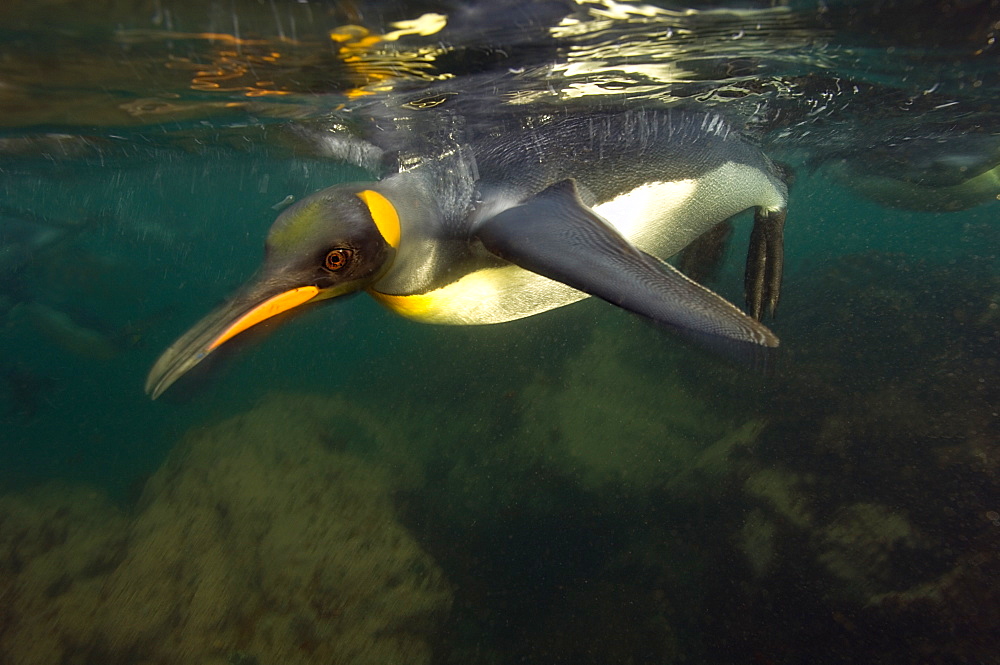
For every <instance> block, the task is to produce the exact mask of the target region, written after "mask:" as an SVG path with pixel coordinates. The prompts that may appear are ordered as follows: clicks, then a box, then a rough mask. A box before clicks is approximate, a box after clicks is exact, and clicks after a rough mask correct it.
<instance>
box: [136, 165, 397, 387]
mask: <svg viewBox="0 0 1000 665" xmlns="http://www.w3.org/2000/svg"><path fill="white" fill-rule="evenodd" d="M375 187H377V185H376V184H374V183H353V184H348V185H336V186H334V187H330V188H328V189H324V190H321V191H319V192H316V193H314V194H312V195H310V196H308V197H307V198H305V199H303V200H301V201H299V202H298V203H296V204H294V205H292V206H290V207H289V208H288V209H287V210H285V211H284V212H282V213H281V215H279V216H278V218H277V219H276V220H275V222H274V224H273V225H272V226H271V230H270V231H269V232H268V236H267V241H266V243H265V257H264V263H263V265H262V266H261V267H260V269H259V270H258V271H257V274H256V275H255V276H254V277H253V278H252V279H251V280H250V282H249V283H247V285H246V286H244V287H243V288H242V289H240V290H239V291H238V292H237V293H236V294H235V295H234V296H233V297H232V298H230V299H229V300H228V301H227V302H226V303H225V304H223V305H222V306H221V307H219V308H217V309H216V310H214V311H213V312H211V313H210V314H209V315H208V316H206V317H205V318H203V319H202V320H201V321H199V322H198V323H197V324H195V326H194V327H192V328H191V329H190V330H189V331H188V332H186V333H185V334H184V335H182V336H181V337H180V338H179V339H178V340H177V341H176V342H174V343H173V344H172V345H171V346H170V347H169V348H168V349H167V350H166V351H165V352H164V353H163V355H161V356H160V358H159V359H158V360H157V361H156V363H155V364H154V365H153V369H152V370H151V371H150V373H149V377H148V378H147V379H146V392H147V393H148V394H149V395H151V396H152V397H153V398H154V399H155V398H156V397H158V396H159V395H160V394H161V393H162V392H163V391H164V390H166V389H167V388H168V387H169V386H170V385H171V384H173V383H174V382H175V381H176V380H177V379H179V378H180V377H181V376H182V375H184V374H185V373H187V372H188V371H190V370H191V369H192V368H193V367H194V366H195V365H197V364H198V363H200V362H201V361H202V360H204V359H205V358H206V357H207V356H208V355H209V354H210V353H212V352H213V351H214V350H215V349H217V348H218V347H219V346H221V345H222V344H223V343H225V342H226V341H228V340H230V339H232V338H233V337H235V336H236V335H239V334H240V333H242V332H244V331H245V330H248V329H249V328H251V327H253V326H255V325H257V324H258V323H261V322H263V321H266V320H268V319H271V318H273V317H275V316H277V315H279V314H284V313H285V312H289V311H292V310H296V311H298V310H301V309H304V308H305V307H306V306H311V305H314V304H316V303H319V302H322V301H324V300H328V299H330V298H334V297H337V296H341V295H346V294H349V293H354V292H356V291H360V290H362V289H365V288H367V287H368V286H369V285H371V284H372V283H374V282H375V281H377V280H378V279H379V278H380V277H381V276H382V275H384V274H385V272H386V271H387V270H388V269H389V268H390V266H391V265H392V262H393V259H394V258H395V256H396V248H397V247H398V245H399V238H400V226H399V216H398V214H397V213H396V209H395V207H394V206H393V204H392V203H391V202H390V201H389V199H387V198H386V197H385V196H384V195H383V194H381V193H379V192H378V191H376V189H375Z"/></svg>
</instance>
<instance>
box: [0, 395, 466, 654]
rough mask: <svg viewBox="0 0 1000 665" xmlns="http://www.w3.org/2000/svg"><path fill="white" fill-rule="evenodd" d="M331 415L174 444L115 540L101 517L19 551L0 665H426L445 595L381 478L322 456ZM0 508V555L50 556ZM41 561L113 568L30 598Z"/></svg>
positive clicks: (325, 403)
mask: <svg viewBox="0 0 1000 665" xmlns="http://www.w3.org/2000/svg"><path fill="white" fill-rule="evenodd" d="M347 408H348V407H347V406H346V405H345V404H343V403H340V402H337V401H334V400H321V399H318V398H303V397H279V398H272V399H270V400H268V401H266V402H265V403H263V404H262V405H261V406H259V407H257V408H256V409H254V410H253V411H250V412H249V413H245V414H243V415H239V416H236V417H233V418H230V419H228V420H226V421H224V422H221V423H219V424H217V425H214V426H211V427H208V428H206V429H202V430H197V431H193V432H192V433H190V434H189V435H188V437H187V438H186V439H185V440H184V441H183V442H182V444H181V445H180V446H179V447H178V448H177V449H176V450H175V451H174V453H173V454H172V456H171V458H170V459H169V460H168V461H167V463H166V464H165V465H164V466H163V467H162V468H161V469H160V470H159V471H158V472H157V473H156V474H155V475H154V476H153V478H152V479H151V480H150V482H149V484H148V485H147V488H146V492H145V495H144V497H143V500H142V506H141V510H140V511H139V512H138V513H137V514H136V515H135V517H134V518H133V519H132V520H131V521H130V522H128V523H126V522H125V518H123V517H121V516H118V517H117V523H114V518H113V517H112V516H114V515H115V513H114V512H113V511H112V510H111V509H110V508H109V507H107V506H106V505H105V506H104V507H101V508H99V509H98V510H95V512H93V514H92V515H91V516H90V519H89V521H82V522H81V523H82V524H84V525H89V527H90V528H89V530H88V528H84V527H77V528H76V531H75V532H74V533H79V535H74V536H73V537H66V538H62V539H61V540H60V542H58V543H57V544H56V545H54V546H50V547H48V549H47V550H46V549H45V548H44V547H43V546H42V545H38V544H33V545H23V544H22V545H19V547H20V549H19V552H21V554H20V555H19V559H20V560H21V563H20V565H19V569H17V568H18V566H16V565H14V563H11V562H10V561H13V560H14V559H13V557H11V556H8V557H7V558H8V563H7V564H6V567H7V568H8V570H9V572H10V574H11V575H12V576H13V580H14V582H13V584H12V585H11V586H12V587H13V588H15V589H18V590H19V591H18V592H17V593H8V594H5V595H7V596H8V598H9V599H8V600H7V602H5V603H4V604H5V605H6V607H5V608H4V609H3V610H2V611H3V612H4V613H5V614H6V616H5V617H4V619H3V621H2V622H0V625H4V626H5V629H4V630H2V631H0V660H3V661H4V662H14V663H25V664H28V663H52V662H102V663H109V664H114V663H131V662H143V663H164V664H167V663H171V664H172V663H227V662H257V663H262V664H264V663H287V664H293V663H303V664H305V663H331V662H349V663H373V664H375V663H378V664H382V663H388V662H405V663H424V662H428V661H429V660H430V655H431V650H430V646H429V642H428V639H429V636H430V635H432V634H433V632H434V630H435V628H436V627H437V626H438V624H439V622H440V621H441V620H442V619H443V618H444V617H445V616H446V614H447V612H448V609H449V607H450V604H451V592H450V589H449V588H448V585H447V584H446V582H445V580H444V579H443V576H442V574H441V572H440V570H439V569H438V567H437V565H436V564H435V562H434V561H433V560H431V558H430V557H429V556H428V555H427V554H426V553H425V552H424V551H423V550H422V549H421V548H420V546H419V545H418V544H417V543H416V542H415V541H414V539H413V538H412V537H411V536H410V534H409V533H408V532H407V531H406V530H405V529H404V528H403V527H402V526H401V525H400V524H399V523H398V522H397V521H396V517H395V514H394V509H393V507H392V503H391V501H390V490H391V484H390V478H389V476H388V475H387V474H386V473H385V472H383V471H380V470H379V469H377V468H375V467H373V466H371V465H370V464H369V463H367V462H365V461H363V460H361V459H359V458H358V457H356V456H354V455H351V454H348V453H346V452H344V451H343V450H338V449H337V448H338V446H337V445H333V444H332V443H331V439H330V436H329V434H328V431H329V430H328V428H329V425H330V423H331V420H332V419H333V418H335V417H336V416H337V415H340V416H343V415H344V411H345V410H346V409H347ZM355 417H357V416H355ZM336 438H339V437H336V436H335V437H334V439H336ZM67 503H69V502H67ZM73 505H74V504H72V503H70V504H69V505H66V506H65V507H63V508H61V510H64V511H72V510H74V508H73V507H72V506H73ZM80 505H83V504H80ZM4 506H5V507H8V506H9V508H8V512H9V513H10V514H11V515H13V516H14V517H12V518H8V519H5V520H4V521H3V522H2V523H0V542H14V541H17V542H19V543H25V542H27V543H37V541H40V540H45V539H46V538H48V539H49V540H51V536H46V535H44V533H42V531H44V530H40V529H36V531H37V532H38V533H35V532H32V531H31V530H30V529H29V530H25V528H23V527H20V526H18V525H20V524H22V523H27V524H36V523H44V522H45V520H40V519H38V517H39V516H38V515H36V514H35V513H37V511H38V510H39V508H37V507H36V506H35V505H34V504H33V503H32V502H31V501H29V500H27V499H8V500H7V503H6V504H4ZM31 511H35V513H32V512H31ZM104 524H112V527H111V528H108V527H104V526H103V525H104ZM97 525H102V526H101V528H97ZM116 535H117V537H116ZM123 536H124V537H125V538H126V539H127V545H125V544H124V543H123V540H124V539H123ZM95 543H96V545H95ZM94 549H96V550H97V551H98V553H97V554H90V555H89V556H86V555H87V554H88V552H89V551H90V550H94ZM52 552H56V553H57V554H52ZM53 556H56V558H57V559H58V560H67V561H80V560H97V561H104V562H107V561H112V562H113V564H114V565H103V566H97V567H96V568H95V567H94V566H90V567H88V570H89V571H93V570H96V571H98V572H96V573H94V572H90V573H89V576H85V575H84V574H83V573H82V572H79V571H74V569H73V568H72V567H70V568H68V569H67V572H66V575H67V576H68V578H67V579H66V580H63V581H60V580H59V579H57V578H55V576H54V575H49V576H48V577H44V576H43V577H44V583H42V582H37V581H36V582H34V583H33V584H30V585H29V584H28V582H29V581H31V580H32V579H34V577H37V575H35V574H34V573H33V572H32V571H33V569H34V568H35V567H37V566H39V565H41V564H40V563H39V562H42V561H44V558H45V557H53ZM49 567H50V568H51V567H52V566H49ZM64 567H65V566H64ZM50 578H52V579H51V580H50ZM53 585H56V586H58V587H59V590H60V591H62V593H59V594H56V597H55V598H53V594H52V592H51V588H52V586H53ZM42 634H47V635H48V636H49V637H48V638H47V639H39V638H40V637H41V635H42Z"/></svg>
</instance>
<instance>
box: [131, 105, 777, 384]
mask: <svg viewBox="0 0 1000 665" xmlns="http://www.w3.org/2000/svg"><path fill="white" fill-rule="evenodd" d="M419 153H420V150H416V151H411V152H409V153H407V152H405V151H404V152H400V153H398V155H399V159H398V160H397V162H396V164H395V165H394V167H393V168H392V169H391V170H390V171H391V172H389V173H388V174H387V175H386V176H385V177H382V178H381V179H379V180H375V181H371V182H355V183H349V184H339V185H335V186H332V187H329V188H327V189H324V190H321V191H319V192H316V193H314V194H312V195H310V196H308V197H306V198H304V199H302V200H301V201H299V202H297V203H295V204H293V205H291V206H290V207H288V208H286V209H285V210H284V211H283V212H282V213H281V214H280V215H279V216H278V218H277V219H276V220H275V222H274V224H273V225H272V227H271V229H270V231H269V233H268V236H267V240H266V243H265V258H264V262H263V265H262V266H261V267H260V269H259V270H258V273H257V274H256V276H255V277H254V278H253V279H252V280H251V281H250V282H249V283H248V284H247V285H245V286H244V287H243V288H242V289H241V290H239V291H238V292H237V293H236V294H235V295H234V296H233V297H232V298H231V299H230V300H229V301H227V302H226V303H225V304H223V305H222V306H221V307H219V308H218V309H216V310H215V311H214V312H212V313H210V314H209V315H208V316H207V317H205V318H204V319H202V320H201V321H200V322H199V323H198V324H196V325H195V326H194V327H193V328H191V330H189V331H188V332H187V333H185V334H184V335H182V336H181V337H180V338H179V339H178V340H177V341H176V342H175V343H174V344H173V345H171V346H170V347H169V348H168V349H167V350H166V351H165V352H164V353H163V355H162V356H161V357H160V358H159V360H158V361H157V362H156V363H155V365H154V366H153V368H152V370H151V372H150V374H149V377H148V379H147V382H146V392H147V393H149V394H150V395H151V396H152V397H153V398H154V399H155V398H156V397H157V396H159V395H160V394H161V393H163V391H164V390H166V389H167V388H168V387H169V386H170V385H171V384H173V383H174V382H175V381H176V380H177V379H178V378H179V377H181V376H182V375H183V374H185V373H186V372H188V371H189V370H190V369H191V368H193V367H194V366H195V365H197V364H198V363H200V362H201V361H202V360H204V359H205V358H206V357H207V356H209V354H211V353H212V352H213V351H215V350H216V349H217V348H218V347H220V346H221V345H222V344H224V343H226V342H227V341H228V340H230V339H232V338H233V337H234V336H236V335H239V334H240V333H242V332H243V331H245V330H247V329H248V328H251V327H253V326H255V325H256V324H258V323H260V322H262V321H265V320H267V319H270V318H271V317H274V316H276V315H278V314H281V313H284V312H287V311H289V310H297V309H300V308H304V307H306V306H309V305H313V304H315V303H319V302H322V301H325V300H329V299H332V298H336V297H337V296H341V295H345V294H349V293H354V292H358V291H366V292H367V293H369V294H370V295H371V296H372V297H374V298H375V299H376V300H377V301H378V302H380V303H381V304H383V305H385V306H386V307H388V308H389V309H391V310H393V311H395V312H397V313H399V314H401V315H403V316H406V317H409V318H412V319H416V320H419V321H423V322H428V323H439V324H457V325H477V324H492V323H502V322H506V321H512V320H515V319H520V318H523V317H527V316H531V315H534V314H538V313H541V312H545V311H548V310H551V309H554V308H557V307H562V306H564V305H568V304H570V303H573V302H576V301H579V300H582V299H583V298H586V297H587V296H588V295H594V296H597V297H599V298H602V299H604V300H606V301H608V302H610V303H613V304H615V305H618V306H619V307H622V308H624V309H626V310H629V311H631V312H634V313H636V314H639V315H641V316H643V317H646V318H648V319H651V320H653V321H655V322H657V323H660V324H664V325H665V326H667V327H669V328H672V329H676V330H679V331H684V332H687V333H689V334H691V335H692V336H696V337H703V338H707V339H708V340H712V339H717V340H725V341H733V342H735V343H736V344H737V345H751V346H761V347H775V346H777V345H778V339H777V337H776V336H775V335H774V334H773V333H772V332H771V331H770V330H769V329H768V328H767V327H765V326H764V325H763V324H761V323H760V322H759V319H760V318H761V316H762V314H763V312H764V311H765V310H769V311H771V312H772V313H773V310H774V307H775V305H776V304H777V301H778V295H779V288H780V283H781V265H782V233H783V226H784V221H785V210H786V206H787V187H786V184H785V180H784V176H783V173H782V170H781V169H780V168H778V167H776V166H775V165H774V164H773V163H772V162H771V161H770V160H769V159H768V158H767V157H766V156H765V155H764V154H763V153H762V152H761V151H760V150H759V149H758V148H757V147H755V146H754V145H753V144H751V143H750V142H749V141H747V140H746V139H745V138H744V137H743V136H742V135H741V134H740V133H739V132H737V131H735V130H733V129H732V128H731V127H730V126H729V125H728V124H727V123H726V122H725V121H724V120H723V119H722V118H721V117H719V116H717V115H713V114H709V113H702V112H685V111H680V110H676V109H626V110H614V111H612V110H591V111H585V112H574V113H551V114H537V115H531V116H518V117H513V116H512V117H504V118H501V119H500V120H497V119H492V120H491V121H490V122H485V123H483V122H480V123H475V124H473V123H468V124H466V125H465V127H464V130H463V132H462V135H461V137H460V140H455V141H453V142H445V144H444V147H441V146H438V147H437V148H436V149H435V151H434V152H433V154H431V155H429V156H428V155H420V154H419ZM414 155H415V156H414ZM750 208H753V209H755V217H754V227H753V231H752V233H751V248H750V252H749V254H748V259H747V275H746V296H747V301H748V306H749V309H750V312H751V315H747V314H744V313H743V312H742V311H741V310H740V309H739V308H737V307H736V306H734V305H732V304H731V303H729V302H728V301H727V300H725V299H724V298H722V297H720V296H718V295H717V294H715V293H714V292H712V291H710V290H709V289H707V288H705V287H703V286H701V285H699V284H697V283H696V282H694V281H692V280H690V279H688V278H687V277H685V276H684V275H683V274H681V273H680V272H679V271H677V270H676V269H674V268H673V267H671V266H670V265H669V264H667V263H665V262H664V260H663V259H666V258H669V257H670V256H672V255H674V254H676V253H677V252H678V251H679V250H681V249H683V248H684V247H685V246H687V245H688V244H690V243H692V242H693V241H694V240H695V239H697V238H698V237H699V236H700V235H702V234H703V233H705V232H707V231H709V230H710V229H712V228H713V227H715V226H716V225H717V224H718V223H720V222H721V221H724V220H726V219H728V218H730V217H732V216H733V215H736V214H737V213H739V212H741V211H744V210H747V209H750Z"/></svg>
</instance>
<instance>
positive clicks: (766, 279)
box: [743, 208, 785, 321]
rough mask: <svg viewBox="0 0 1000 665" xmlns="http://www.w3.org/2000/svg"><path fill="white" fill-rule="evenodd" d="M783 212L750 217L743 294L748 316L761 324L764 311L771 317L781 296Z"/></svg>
mask: <svg viewBox="0 0 1000 665" xmlns="http://www.w3.org/2000/svg"><path fill="white" fill-rule="evenodd" d="M784 237H785V210H774V211H770V212H767V211H764V210H761V209H760V208H758V209H757V210H756V212H755V213H754V219H753V231H751V232H750V247H749V249H748V250H747V265H746V271H745V272H744V276H743V292H744V297H745V298H746V302H747V309H748V310H749V311H750V316H752V317H753V318H755V319H757V320H758V321H760V320H761V317H763V315H764V309H765V308H766V309H767V312H768V314H770V315H771V316H774V310H775V309H776V308H777V307H778V299H779V298H780V296H781V273H782V270H783V269H784V262H785V241H784Z"/></svg>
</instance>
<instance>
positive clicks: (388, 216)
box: [357, 189, 400, 247]
mask: <svg viewBox="0 0 1000 665" xmlns="http://www.w3.org/2000/svg"><path fill="white" fill-rule="evenodd" d="M357 197H358V198H359V199H361V200H362V201H364V204H365V205H366V206H368V212H370V213H371V216H372V220H374V222H375V226H377V227H378V231H379V233H381V234H382V237H383V238H384V239H385V241H386V242H387V243H389V245H390V246H391V247H399V235H400V231H399V214H398V213H397V212H396V208H394V207H393V205H392V203H390V202H389V199H387V198H385V197H384V196H382V195H381V194H379V193H378V192H376V191H374V190H371V189H366V190H364V191H361V192H358V194H357Z"/></svg>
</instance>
